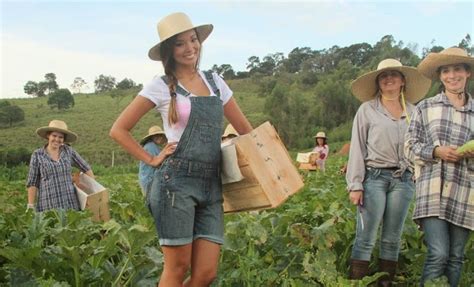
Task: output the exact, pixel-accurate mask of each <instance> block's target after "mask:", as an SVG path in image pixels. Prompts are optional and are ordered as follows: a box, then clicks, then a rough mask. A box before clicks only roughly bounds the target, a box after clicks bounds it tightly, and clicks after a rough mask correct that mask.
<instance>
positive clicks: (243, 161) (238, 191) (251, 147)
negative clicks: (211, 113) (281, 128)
mask: <svg viewBox="0 0 474 287" xmlns="http://www.w3.org/2000/svg"><path fill="white" fill-rule="evenodd" d="M232 144H234V145H235V147H236V150H237V158H238V165H239V168H240V171H241V173H242V175H243V176H244V179H243V180H241V181H239V182H234V183H228V184H224V185H223V196H224V212H226V213H228V212H238V211H246V210H259V209H266V208H274V207H277V206H279V205H280V204H282V203H283V202H285V201H286V199H287V198H288V197H289V196H291V195H292V194H294V193H296V192H298V191H299V190H300V189H301V188H302V187H303V186H304V184H303V180H302V178H301V176H300V174H299V173H298V171H297V169H296V168H295V166H294V165H293V162H292V161H291V158H290V155H289V154H288V151H287V150H286V148H285V146H284V145H283V143H282V141H281V140H280V137H279V136H278V134H277V132H276V130H275V128H274V127H273V126H272V125H271V124H270V123H269V122H265V123H264V124H262V125H261V126H259V127H258V128H256V129H254V130H253V131H252V132H251V133H249V134H246V135H242V136H239V137H237V138H233V139H232Z"/></svg>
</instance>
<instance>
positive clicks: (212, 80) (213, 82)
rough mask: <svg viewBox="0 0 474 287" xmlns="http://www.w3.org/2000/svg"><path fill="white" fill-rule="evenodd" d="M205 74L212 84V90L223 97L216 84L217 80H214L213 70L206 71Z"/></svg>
mask: <svg viewBox="0 0 474 287" xmlns="http://www.w3.org/2000/svg"><path fill="white" fill-rule="evenodd" d="M203 73H204V76H205V77H206V80H207V82H208V83H209V85H211V88H212V91H213V92H214V94H215V95H217V96H218V97H219V98H220V97H221V91H220V90H219V88H218V87H217V85H216V81H214V77H213V76H212V72H211V71H204V72H203Z"/></svg>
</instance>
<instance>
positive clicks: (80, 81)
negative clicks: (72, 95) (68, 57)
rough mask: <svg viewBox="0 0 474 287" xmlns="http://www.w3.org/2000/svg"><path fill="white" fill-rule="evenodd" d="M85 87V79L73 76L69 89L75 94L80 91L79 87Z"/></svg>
mask: <svg viewBox="0 0 474 287" xmlns="http://www.w3.org/2000/svg"><path fill="white" fill-rule="evenodd" d="M84 87H87V83H86V81H85V80H84V79H83V78H81V77H76V78H74V81H73V82H72V84H71V89H72V90H73V91H75V92H76V93H77V94H80V93H81V89H82V88H84Z"/></svg>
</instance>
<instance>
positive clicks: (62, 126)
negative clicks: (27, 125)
mask: <svg viewBox="0 0 474 287" xmlns="http://www.w3.org/2000/svg"><path fill="white" fill-rule="evenodd" d="M48 132H60V133H62V134H64V142H65V143H72V142H74V141H76V140H77V135H76V134H75V133H73V132H71V131H70V130H68V128H67V125H66V123H65V122H63V121H60V120H52V121H50V122H49V125H48V126H47V127H40V128H38V129H37V130H36V133H37V134H38V135H39V136H40V137H42V138H45V139H48V138H47V136H46V134H47V133H48Z"/></svg>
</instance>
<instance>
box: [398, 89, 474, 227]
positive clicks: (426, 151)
mask: <svg viewBox="0 0 474 287" xmlns="http://www.w3.org/2000/svg"><path fill="white" fill-rule="evenodd" d="M473 129H474V102H473V99H472V96H471V95H469V99H468V102H467V104H466V105H464V106H463V107H461V108H459V109H456V108H455V107H453V106H452V105H451V103H450V102H449V100H448V98H447V96H446V95H445V94H444V93H440V94H438V95H436V96H434V97H432V98H429V99H426V100H423V101H422V102H420V103H419V104H418V105H417V106H416V109H415V111H414V113H413V117H412V120H411V122H410V125H409V127H408V131H407V134H406V138H405V139H406V140H405V151H406V153H407V156H408V157H409V158H411V157H413V158H415V159H416V165H417V166H416V168H417V169H419V171H420V172H419V174H417V178H416V206H415V211H414V214H413V219H415V220H416V219H420V218H425V217H433V216H434V217H438V218H440V219H443V220H446V221H448V222H450V223H452V224H455V225H457V226H460V227H464V228H467V229H470V230H474V159H473V158H463V159H462V160H460V161H459V162H456V163H449V162H446V161H443V160H440V159H435V158H433V150H434V148H435V147H436V146H461V145H463V144H464V143H466V142H467V141H469V140H472V139H473V138H474V130H473Z"/></svg>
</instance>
